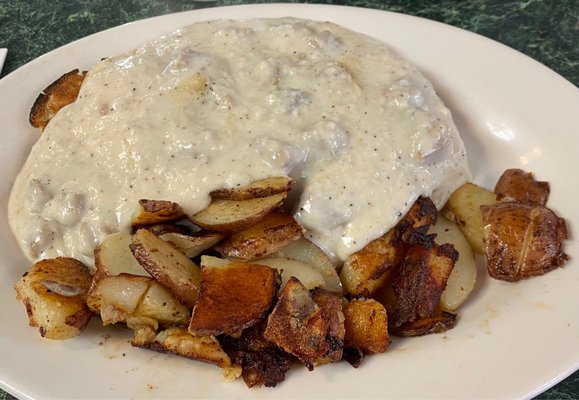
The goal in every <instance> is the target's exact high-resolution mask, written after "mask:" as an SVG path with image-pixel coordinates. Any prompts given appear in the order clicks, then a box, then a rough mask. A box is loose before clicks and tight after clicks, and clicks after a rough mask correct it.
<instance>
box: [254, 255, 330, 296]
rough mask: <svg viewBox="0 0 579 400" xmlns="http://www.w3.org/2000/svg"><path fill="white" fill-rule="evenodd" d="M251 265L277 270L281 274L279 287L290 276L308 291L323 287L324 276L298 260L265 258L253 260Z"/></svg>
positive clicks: (283, 284)
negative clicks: (265, 266)
mask: <svg viewBox="0 0 579 400" xmlns="http://www.w3.org/2000/svg"><path fill="white" fill-rule="evenodd" d="M253 263H254V264H260V265H267V266H269V267H271V268H275V269H277V270H279V271H280V274H281V286H285V284H286V283H287V281H289V279H290V278H291V277H292V276H293V277H295V278H296V279H298V280H299V281H300V282H301V283H302V285H304V287H305V288H306V289H308V290H311V289H315V288H319V287H323V286H324V284H325V281H324V276H323V275H322V274H321V273H320V271H319V270H317V269H315V268H314V267H312V266H311V265H309V264H306V263H303V262H301V261H298V260H293V259H291V258H273V257H267V258H262V259H261V260H255V261H253Z"/></svg>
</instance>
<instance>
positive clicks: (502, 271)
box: [482, 202, 568, 281]
mask: <svg viewBox="0 0 579 400" xmlns="http://www.w3.org/2000/svg"><path fill="white" fill-rule="evenodd" d="M482 220H483V224H484V227H485V228H484V244H485V255H486V259H487V269H488V272H489V274H490V276H492V277H493V278H496V279H501V280H505V281H517V280H520V279H524V278H529V277H531V276H536V275H542V274H545V273H547V272H549V271H551V270H553V269H555V268H557V267H560V266H562V265H564V264H565V262H566V261H567V259H568V256H567V255H566V254H565V253H564V252H563V249H562V242H563V240H564V239H566V238H567V228H566V225H565V220H564V219H562V218H559V217H557V215H555V213H554V212H553V211H551V210H549V209H548V208H545V207H541V206H532V205H527V204H522V203H512V202H507V203H498V204H493V205H490V206H484V207H482Z"/></svg>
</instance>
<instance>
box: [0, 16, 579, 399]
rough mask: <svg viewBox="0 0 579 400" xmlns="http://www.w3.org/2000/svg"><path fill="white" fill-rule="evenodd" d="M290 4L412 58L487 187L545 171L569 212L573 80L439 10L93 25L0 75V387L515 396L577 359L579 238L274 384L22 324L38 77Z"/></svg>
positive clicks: (576, 101)
mask: <svg viewBox="0 0 579 400" xmlns="http://www.w3.org/2000/svg"><path fill="white" fill-rule="evenodd" d="M282 16H295V17H302V18H311V19H319V20H329V21H333V22H336V23H339V24H342V25H344V26H346V27H349V28H351V29H354V30H356V31H359V32H364V33H366V34H368V35H371V36H374V37H376V38H379V39H381V40H383V41H384V42H386V43H387V44H388V45H389V46H390V47H391V48H393V49H394V50H395V51H397V52H398V53H399V54H401V55H402V56H404V57H406V58H408V59H410V60H412V61H414V62H415V63H416V64H417V65H418V66H419V67H420V68H421V70H422V71H423V72H424V74H425V75H426V76H427V77H428V78H430V79H431V80H432V81H433V83H434V85H435V87H436V88H437V90H438V92H439V94H440V95H441V96H442V97H443V99H444V100H445V102H446V104H447V105H448V106H449V107H450V109H451V110H452V111H453V114H454V117H455V120H456V122H457V124H458V126H459V129H460V130H461V132H462V135H463V137H464V140H465V142H466V146H467V150H468V151H469V155H470V163H471V166H472V170H473V173H474V178H475V180H476V182H478V183H481V184H484V185H486V186H491V187H492V184H493V182H494V180H495V179H496V178H497V177H498V176H499V174H500V173H501V171H502V170H503V169H504V168H506V167H521V168H524V169H527V170H532V171H535V172H536V175H537V177H538V178H539V179H543V180H549V181H550V182H551V183H552V195H551V200H550V205H551V207H552V208H553V209H555V210H556V211H557V212H559V213H560V214H561V215H563V216H564V217H565V218H566V219H567V221H568V223H569V225H570V227H571V230H572V231H573V229H574V228H575V229H576V227H577V226H579V207H577V205H576V198H577V196H576V195H577V188H578V187H579V178H578V176H579V175H578V174H577V167H576V157H577V154H576V152H577V151H578V150H579V113H578V111H579V91H578V90H577V88H575V87H574V86H573V85H571V84H570V83H569V82H567V81H565V80H564V79H562V78H561V77H560V76H558V75H557V74H555V73H554V72H552V71H550V70H549V69H547V68H545V67H544V66H542V65H541V64H539V63H537V62H535V61H533V60H531V59H530V58H527V57H525V56H523V55H521V54H519V53H517V52H515V51H513V50H511V49H509V48H507V47H504V46H502V45H500V44H497V43H495V42H492V41H490V40H488V39H485V38H483V37H481V36H477V35H474V34H471V33H469V32H465V31H462V30H459V29H456V28H452V27H449V26H446V25H443V24H439V23H436V22H431V21H427V20H423V19H419V18H414V17H409V16H405V15H399V14H393V13H387V12H380V11H374V10H366V9H355V8H345V7H333V6H321V5H252V6H240V7H231V8H212V9H204V10H199V11H193V12H187V13H180V14H175V15H167V16H163V17H157V18H153V19H149V20H145V21H140V22H136V23H133V24H128V25H124V26H121V27H118V28H114V29H111V30H108V31H104V32H101V33H98V34H96V35H93V36H89V37H87V38H85V39H82V40H80V41H78V42H74V43H71V44H69V45H67V46H64V47H62V48H60V49H58V50H55V51H53V52H51V53H48V54H46V55H44V56H42V57H40V58H38V59H37V60H35V61H33V62H31V63H30V64H27V65H26V66H24V67H22V68H20V69H19V70H18V71H15V72H14V73H12V74H10V75H8V76H7V77H6V78H4V79H3V80H1V81H0V121H2V123H1V125H0V126H1V127H2V128H1V129H0V130H1V133H2V141H1V142H0V143H1V144H0V159H1V160H2V167H3V173H2V176H1V177H0V182H1V211H0V212H1V215H2V219H1V222H0V223H1V225H0V231H1V232H2V237H3V238H4V240H2V241H1V242H0V289H1V290H0V317H1V319H2V322H1V326H2V328H1V331H0V351H1V356H0V380H1V382H0V386H2V387H3V388H4V389H6V390H8V391H9V392H11V393H13V394H15V395H16V396H18V397H20V398H22V399H25V398H43V399H49V398H55V399H62V398H184V397H187V398H234V397H235V398H270V397H275V398H280V399H281V398H285V399H288V398H298V397H310V398H328V397H331V398H360V397H373V398H526V397H531V396H533V395H535V394H537V393H539V392H541V391H543V390H545V389H546V388H547V387H549V386H551V385H553V384H555V383H556V382H557V381H559V380H561V379H563V378H564V377H566V376H567V375H569V374H571V373H572V372H573V371H575V370H577V368H578V367H579V312H578V311H577V300H578V298H579V294H578V293H579V292H578V291H577V287H578V284H579V265H577V261H576V260H577V259H579V243H578V241H577V239H572V240H570V241H568V242H567V246H566V250H567V252H568V253H569V254H570V256H571V257H572V260H571V261H570V262H569V263H568V265H567V266H566V267H565V268H564V269H559V270H556V271H554V272H551V273H549V274H548V275H546V276H543V277H539V278H534V279H530V280H527V281H523V282H519V283H515V284H508V283H503V282H498V281H492V280H490V279H486V280H484V281H483V282H482V283H481V285H480V288H479V290H478V291H477V292H476V295H475V296H474V297H473V298H472V299H471V301H470V302H469V303H468V304H467V305H466V306H465V307H464V308H463V309H462V310H461V313H460V317H461V318H460V321H459V323H458V325H457V327H456V328H455V329H453V330H451V331H449V332H447V333H446V334H443V335H430V336H426V337H422V338H410V339H404V340H395V342H394V344H393V345H392V348H391V350H389V351H388V352H387V353H385V354H382V355H377V356H372V357H368V358H367V359H366V360H365V361H364V363H363V364H362V366H361V367H360V368H359V369H357V370H355V369H352V368H351V367H350V366H349V365H348V364H347V363H340V364H337V365H331V366H324V367H320V368H316V370H315V371H314V372H311V373H309V372H307V371H306V370H305V368H301V369H297V370H296V369H294V370H292V371H291V372H290V373H289V374H288V376H287V379H286V381H285V382H283V383H282V384H281V385H279V386H278V387H277V388H275V389H265V388H264V389H252V390H249V389H247V388H246V387H245V386H244V384H243V382H242V381H238V382H235V383H227V384H226V383H222V381H221V377H220V375H221V374H220V371H219V370H218V369H217V368H215V367H211V366H207V365H205V364H201V363H197V362H193V361H189V360H185V359H180V358H178V357H172V356H166V355H161V354H156V353H152V352H148V351H143V350H139V349H134V348H131V347H130V345H129V344H128V343H127V342H126V340H127V338H128V336H127V335H126V334H125V335H124V336H123V337H122V339H113V338H110V339H104V338H103V337H102V335H103V333H109V334H113V335H116V334H117V333H118V332H122V330H121V329H118V330H115V331H113V329H108V330H103V329H102V328H99V327H98V326H97V325H98V324H97V323H96V322H95V323H93V324H92V325H91V326H90V327H89V329H88V331H87V332H85V333H84V334H83V335H82V336H81V337H80V338H77V339H75V340H69V341H63V342H57V341H48V340H43V339H41V338H40V337H39V335H38V332H37V330H36V329H33V328H30V327H28V326H27V321H26V315H25V312H24V308H23V306H22V305H21V304H18V303H17V302H16V301H15V299H14V290H13V289H12V286H13V284H14V282H16V281H17V280H18V278H19V277H20V275H21V274H22V273H23V272H24V271H25V270H26V268H27V267H28V265H27V263H26V262H25V261H24V260H23V257H22V256H21V255H20V253H19V251H18V249H17V247H16V244H15V243H14V241H13V240H12V239H11V236H10V233H9V229H8V226H7V222H6V203H7V198H8V193H9V190H10V186H11V183H12V180H13V178H14V176H15V174H16V173H17V171H18V169H19V168H20V166H21V164H22V163H23V161H24V159H25V157H26V155H27V153H28V150H29V148H30V146H31V145H32V143H33V142H34V141H35V139H36V138H37V136H38V133H37V132H35V131H34V130H33V129H32V128H31V127H30V126H29V125H28V123H27V116H28V111H29V109H30V106H31V105H32V103H33V101H34V99H35V97H36V96H37V94H38V92H39V89H41V88H44V87H45V86H46V85H47V84H48V83H50V82H52V81H53V80H54V79H55V78H56V77H58V76H59V75H60V74H61V73H63V72H64V71H68V70H70V69H73V68H77V67H80V68H83V67H85V68H86V67H89V66H90V65H91V64H93V63H94V62H96V61H97V60H99V59H100V58H101V57H105V56H110V55H113V54H116V53H119V52H122V51H125V50H129V49H131V48H132V47H134V46H136V45H137V44H139V43H141V42H142V41H144V40H146V39H148V38H152V37H154V36H157V35H159V34H162V33H164V32H169V31H172V30H173V29H174V28H177V27H179V26H182V25H186V24H189V23H192V22H195V21H200V20H206V19H216V18H250V17H282Z"/></svg>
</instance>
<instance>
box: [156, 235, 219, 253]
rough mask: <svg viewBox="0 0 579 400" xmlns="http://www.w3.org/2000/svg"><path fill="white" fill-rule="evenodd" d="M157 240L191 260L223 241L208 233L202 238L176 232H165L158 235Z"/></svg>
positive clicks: (217, 236)
mask: <svg viewBox="0 0 579 400" xmlns="http://www.w3.org/2000/svg"><path fill="white" fill-rule="evenodd" d="M159 238H160V239H163V240H164V241H166V242H170V243H172V244H173V245H174V246H175V247H177V248H178V249H179V250H181V251H182V252H183V253H184V254H185V255H186V256H187V257H189V258H193V257H196V256H198V255H199V254H201V253H202V252H204V251H205V250H207V249H209V248H211V247H213V246H214V245H215V244H217V243H219V241H220V240H221V239H223V235H222V234H220V233H215V232H209V233H206V234H204V235H202V236H191V235H184V234H182V233H178V232H167V233H163V234H161V235H159Z"/></svg>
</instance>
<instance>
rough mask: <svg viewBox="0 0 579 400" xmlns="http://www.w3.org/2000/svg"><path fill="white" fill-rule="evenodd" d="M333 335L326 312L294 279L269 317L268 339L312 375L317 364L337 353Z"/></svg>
mask: <svg viewBox="0 0 579 400" xmlns="http://www.w3.org/2000/svg"><path fill="white" fill-rule="evenodd" d="M329 332H330V327H329V321H327V320H326V319H325V318H324V312H323V311H322V308H321V307H320V306H319V305H318V304H317V303H316V302H315V301H314V299H313V298H312V296H311V294H310V292H309V291H308V290H307V289H306V288H305V287H304V286H303V285H302V284H301V283H300V281H298V280H297V279H296V278H293V277H292V278H290V280H289V281H288V282H287V284H286V285H285V286H284V287H283V288H282V290H281V291H280V295H279V299H278V302H277V304H276V305H275V307H274V309H273V311H272V312H271V314H270V315H269V317H268V320H267V327H266V328H265V332H264V337H265V338H266V339H267V340H269V341H270V342H272V343H274V344H275V345H277V346H279V347H281V348H282V349H283V350H285V351H287V352H288V353H290V354H293V355H294V356H296V357H297V358H298V359H299V360H300V361H302V362H303V363H304V364H305V365H306V367H307V368H308V369H309V370H310V371H311V370H313V368H314V363H315V362H316V361H318V360H320V359H322V358H323V357H324V356H326V355H327V354H328V353H329V352H330V351H332V350H333V347H334V346H333V343H332V344H331V343H329V341H328V335H329Z"/></svg>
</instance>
